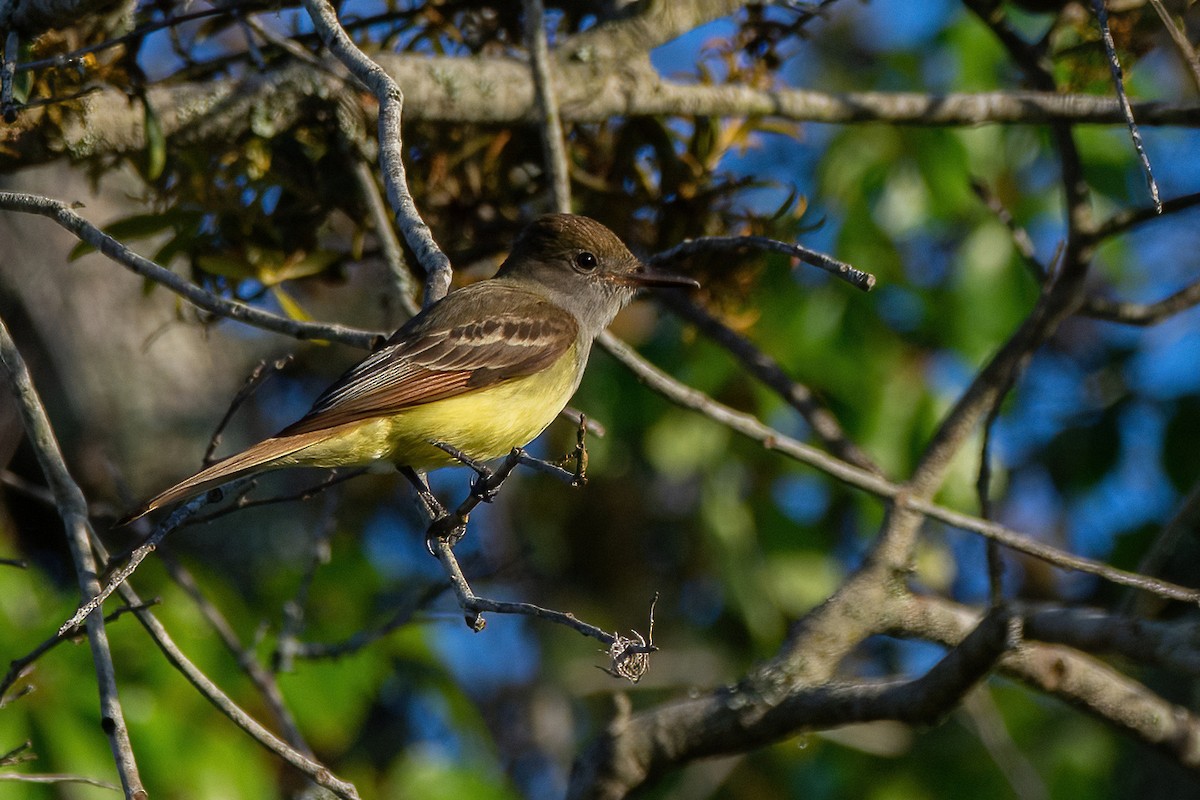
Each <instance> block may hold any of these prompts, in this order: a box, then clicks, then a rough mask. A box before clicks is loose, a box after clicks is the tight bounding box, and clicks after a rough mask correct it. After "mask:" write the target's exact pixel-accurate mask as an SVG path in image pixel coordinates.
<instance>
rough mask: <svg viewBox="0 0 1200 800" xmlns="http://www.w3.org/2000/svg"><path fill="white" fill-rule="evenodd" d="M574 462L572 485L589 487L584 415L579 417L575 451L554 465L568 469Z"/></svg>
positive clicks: (585, 420)
mask: <svg viewBox="0 0 1200 800" xmlns="http://www.w3.org/2000/svg"><path fill="white" fill-rule="evenodd" d="M572 461H574V462H575V469H573V470H570V472H571V474H572V475H573V476H574V478H573V479H572V481H571V485H572V486H585V485H587V467H588V453H587V417H585V416H584V415H583V414H582V413H581V414H580V415H579V429H578V430H577V431H576V432H575V449H574V450H572V451H571V452H569V453H567V454H566V455H565V456H563V457H562V458H560V459H558V460H557V461H555V462H553V463H554V464H555V466H558V467H562V468H563V469H567V466H568V465H569V464H570V463H571V462H572Z"/></svg>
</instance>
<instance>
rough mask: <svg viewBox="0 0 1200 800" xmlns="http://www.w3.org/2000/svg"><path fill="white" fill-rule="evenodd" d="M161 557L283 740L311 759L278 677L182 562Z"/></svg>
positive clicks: (161, 554)
mask: <svg viewBox="0 0 1200 800" xmlns="http://www.w3.org/2000/svg"><path fill="white" fill-rule="evenodd" d="M159 560H160V561H161V562H162V564H163V566H164V567H165V568H166V570H167V574H168V575H170V576H171V580H173V581H175V583H176V584H177V585H178V586H179V587H180V588H181V589H183V591H184V592H185V593H186V594H187V595H188V597H190V598H191V599H192V602H193V603H195V604H196V608H197V609H199V611H200V615H201V616H202V617H204V619H205V621H206V622H208V624H209V627H211V628H212V629H213V631H215V632H216V634H217V638H219V639H220V640H221V643H222V644H224V645H225V649H226V650H228V651H229V653H230V654H231V655H232V656H233V657H234V658H235V659H236V660H237V664H238V666H239V667H240V668H241V669H242V672H244V673H246V677H248V678H249V679H250V682H251V683H253V684H254V687H255V688H256V689H257V690H258V693H259V695H260V696H261V697H262V699H263V702H264V703H265V704H266V706H267V709H268V710H269V711H270V712H271V715H272V716H273V717H274V718H275V722H276V723H277V724H278V725H279V728H280V729H281V730H282V731H283V737H284V739H286V740H287V742H288V744H290V745H291V746H292V747H294V748H296V750H298V751H299V752H301V753H303V754H304V755H306V756H308V757H309V758H312V757H313V751H312V748H311V747H309V746H308V742H306V741H305V739H304V734H303V733H301V732H300V726H299V725H297V724H296V720H295V718H294V717H293V716H292V712H291V711H290V710H289V709H288V707H287V701H286V700H284V698H283V693H282V692H280V691H279V684H278V683H277V682H276V680H275V676H274V675H273V674H271V671H270V670H268V669H266V668H264V667H263V665H262V664H260V663H259V662H258V659H256V658H255V657H254V651H253V650H252V649H250V648H247V647H243V646H242V643H241V640H240V639H238V635H237V633H236V632H235V631H234V630H233V626H232V625H230V624H229V621H228V620H227V619H225V615H224V614H222V613H221V610H220V609H219V608H217V607H216V606H215V605H213V604H212V602H211V601H209V599H208V598H207V597H205V596H204V592H203V591H201V589H200V586H199V584H197V583H196V579H195V578H194V577H193V576H192V573H191V572H189V571H188V570H187V568H185V567H184V566H183V565H182V564H180V563H179V561H178V560H176V559H175V557H174V556H173V555H172V554H171V553H170V552H167V551H161V552H160V553H159Z"/></svg>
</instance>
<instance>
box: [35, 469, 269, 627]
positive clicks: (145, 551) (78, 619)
mask: <svg viewBox="0 0 1200 800" xmlns="http://www.w3.org/2000/svg"><path fill="white" fill-rule="evenodd" d="M252 480H253V477H245V478H238V479H237V480H233V481H230V482H229V483H226V484H224V485H222V486H219V487H217V488H215V489H211V490H210V491H207V492H205V493H203V494H201V495H198V496H196V497H193V498H192V499H191V500H188V501H187V502H186V503H184V504H183V505H181V506H179V507H178V508H176V509H175V510H174V511H173V512H171V515H170V516H169V517H167V518H166V519H165V520H163V521H162V522H160V523H159V525H158V527H157V528H155V529H154V532H153V533H152V534H150V536H148V537H146V540H145V541H143V542H142V543H141V544H140V545H138V546H137V547H135V548H134V549H133V552H132V553H130V555H129V560H128V561H127V562H126V563H125V565H124V566H122V567H121V568H120V569H118V570H116V571H114V572H113V573H112V574H111V575H110V576H109V578H108V581H107V582H106V583H105V584H104V587H103V588H101V587H100V585H99V583H98V582H97V583H96V586H95V591H93V592H91V594H89V595H86V596H85V597H86V599H85V601H84V603H83V604H82V605H81V606H80V607H79V608H78V610H76V612H75V614H74V615H72V617H71V618H70V619H68V620H67V621H66V622H64V623H63V624H62V626H61V627H59V629H58V632H59V634H60V635H61V634H64V633H66V632H67V631H69V630H71V629H72V628H74V627H75V626H76V625H79V624H81V623H82V622H83V620H84V619H86V618H88V615H89V614H91V613H92V611H94V610H95V609H97V608H99V607H100V606H101V605H102V604H103V603H104V601H105V600H107V599H108V598H109V596H111V595H112V593H113V592H115V591H116V590H117V589H118V588H119V587H121V586H122V585H123V584H124V583H125V582H126V581H127V580H129V577H130V576H131V575H133V573H134V572H135V571H136V570H137V568H138V566H140V565H141V563H142V562H143V561H144V560H145V559H146V557H147V556H148V555H150V554H151V553H153V552H154V551H155V549H156V548H157V547H158V545H159V544H160V543H161V542H162V540H163V539H165V538H166V537H167V534H168V533H170V532H171V531H173V530H175V529H176V528H179V527H181V526H182V525H183V524H184V523H185V522H187V521H188V520H189V519H191V518H192V517H193V516H195V515H196V513H197V512H198V511H200V509H202V508H204V507H205V506H207V505H209V504H210V503H218V502H220V501H221V500H222V499H223V498H224V497H225V496H226V494H236V493H237V491H238V490H239V489H240V488H241V487H243V486H245V485H246V484H248V483H250V481H252Z"/></svg>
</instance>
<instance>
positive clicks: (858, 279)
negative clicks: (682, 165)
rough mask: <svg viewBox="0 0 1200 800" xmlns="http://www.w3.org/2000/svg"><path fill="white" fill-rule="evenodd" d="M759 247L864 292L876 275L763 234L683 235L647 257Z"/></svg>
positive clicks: (658, 259) (663, 259) (661, 260)
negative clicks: (805, 265) (685, 236)
mask: <svg viewBox="0 0 1200 800" xmlns="http://www.w3.org/2000/svg"><path fill="white" fill-rule="evenodd" d="M754 250H761V251H766V252H770V253H783V254H784V255H786V256H791V257H792V258H795V259H799V260H800V261H803V262H804V263H805V264H808V265H809V266H813V267H816V268H818V269H821V270H824V271H825V272H828V273H829V274H830V275H833V276H834V277H836V278H839V279H841V280H843V281H845V282H846V283H848V284H850V285H851V286H853V287H855V288H856V289H861V290H863V291H864V292H869V291H871V289H872V288H874V286H875V276H874V275H872V274H871V273H869V272H863V271H862V270H861V269H858V268H857V267H853V266H851V265H849V264H847V263H846V262H844V261H838V260H837V259H836V258H834V257H832V256H827V255H825V254H824V253H820V252H818V251H816V250H810V249H809V248H807V247H802V246H800V245H798V244H792V243H790V242H781V241H779V240H777V239H771V238H769V237H766V236H700V237H697V238H695V239H686V240H684V241H682V242H680V243H679V244H677V245H675V246H674V247H672V248H670V249H669V250H663V251H662V252H661V253H655V254H654V256H653V257H651V259H650V263H651V264H665V263H669V262H671V261H675V260H678V259H683V258H687V257H689V256H691V255H694V254H697V253H712V252H714V251H716V252H733V253H748V252H751V251H754Z"/></svg>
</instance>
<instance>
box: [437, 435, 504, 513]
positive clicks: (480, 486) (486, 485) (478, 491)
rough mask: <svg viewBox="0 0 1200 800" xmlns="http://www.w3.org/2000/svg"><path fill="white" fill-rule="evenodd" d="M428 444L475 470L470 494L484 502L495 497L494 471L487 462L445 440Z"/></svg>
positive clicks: (496, 490)
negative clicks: (473, 456) (477, 459)
mask: <svg viewBox="0 0 1200 800" xmlns="http://www.w3.org/2000/svg"><path fill="white" fill-rule="evenodd" d="M430 444H432V445H433V446H434V447H436V448H438V449H439V450H444V451H446V452H447V453H449V454H450V455H451V456H452V457H453V458H454V459H456V460H458V461H461V462H462V463H463V464H464V465H466V466H468V467H470V468H471V469H473V470H475V475H476V476H477V477H476V479H475V480H474V481H472V482H471V494H473V495H475V496H476V497H478V498H479V499H480V500H481V501H483V502H485V503H490V502H492V501H493V500H494V499H496V493H497V492H498V490H499V487H498V486H494V485H493V479H494V478H495V476H496V473H495V472H494V471H493V470H492V468H491V467H489V466H488V465H487V464H484V463H483V462H482V461H476V460H475V459H473V458H471V457H470V456H469V455H467V454H466V453H464V452H463V451H462V450H459V449H458V448H457V447H455V446H454V445H452V444H448V443H446V442H430Z"/></svg>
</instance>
